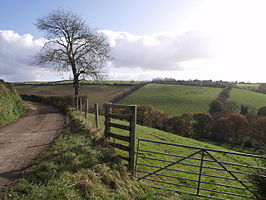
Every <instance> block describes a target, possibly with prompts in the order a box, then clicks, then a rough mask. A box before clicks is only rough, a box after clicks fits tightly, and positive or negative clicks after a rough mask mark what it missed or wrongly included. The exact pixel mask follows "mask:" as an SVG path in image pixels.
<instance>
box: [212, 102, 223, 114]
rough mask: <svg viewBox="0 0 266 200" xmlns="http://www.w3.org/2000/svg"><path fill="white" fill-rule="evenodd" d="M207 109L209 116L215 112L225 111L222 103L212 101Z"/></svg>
mask: <svg viewBox="0 0 266 200" xmlns="http://www.w3.org/2000/svg"><path fill="white" fill-rule="evenodd" d="M209 107H210V108H209V113H211V114H213V113H216V112H222V111H224V110H225V109H224V105H223V102H221V101H219V100H214V101H213V102H211V103H210V105H209Z"/></svg>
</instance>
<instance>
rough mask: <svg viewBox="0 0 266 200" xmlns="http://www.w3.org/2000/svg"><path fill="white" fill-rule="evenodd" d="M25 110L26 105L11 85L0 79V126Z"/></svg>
mask: <svg viewBox="0 0 266 200" xmlns="http://www.w3.org/2000/svg"><path fill="white" fill-rule="evenodd" d="M25 111H26V106H25V105H24V103H23V101H22V100H21V98H20V96H19V95H18V93H17V91H16V89H15V88H14V86H13V85H11V84H8V83H5V82H4V81H3V80H0V127H1V126H3V125H5V124H7V123H9V122H11V121H14V120H15V119H17V118H18V117H19V116H20V115H22V114H23V113H24V112H25Z"/></svg>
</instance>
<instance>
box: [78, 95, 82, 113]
mask: <svg viewBox="0 0 266 200" xmlns="http://www.w3.org/2000/svg"><path fill="white" fill-rule="evenodd" d="M79 111H80V112H82V97H80V98H79Z"/></svg>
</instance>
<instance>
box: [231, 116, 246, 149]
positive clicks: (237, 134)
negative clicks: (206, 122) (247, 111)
mask: <svg viewBox="0 0 266 200" xmlns="http://www.w3.org/2000/svg"><path fill="white" fill-rule="evenodd" d="M228 125H229V127H230V140H231V141H230V142H232V143H235V144H244V143H245V142H247V140H248V132H249V131H248V121H247V119H246V117H245V115H241V114H238V113H232V114H231V115H229V117H228Z"/></svg>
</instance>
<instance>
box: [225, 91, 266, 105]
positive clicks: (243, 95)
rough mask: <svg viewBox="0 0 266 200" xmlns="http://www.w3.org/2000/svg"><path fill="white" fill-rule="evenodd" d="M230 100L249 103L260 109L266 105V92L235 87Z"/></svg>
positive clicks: (240, 103) (243, 103)
mask: <svg viewBox="0 0 266 200" xmlns="http://www.w3.org/2000/svg"><path fill="white" fill-rule="evenodd" d="M228 101H233V102H236V103H237V104H238V105H249V106H251V107H254V108H255V109H259V108H260V107H262V106H266V94H262V93H258V92H253V91H248V90H244V89H235V88H233V89H232V90H231V92H230V97H229V99H228ZM239 110H240V108H239Z"/></svg>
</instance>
